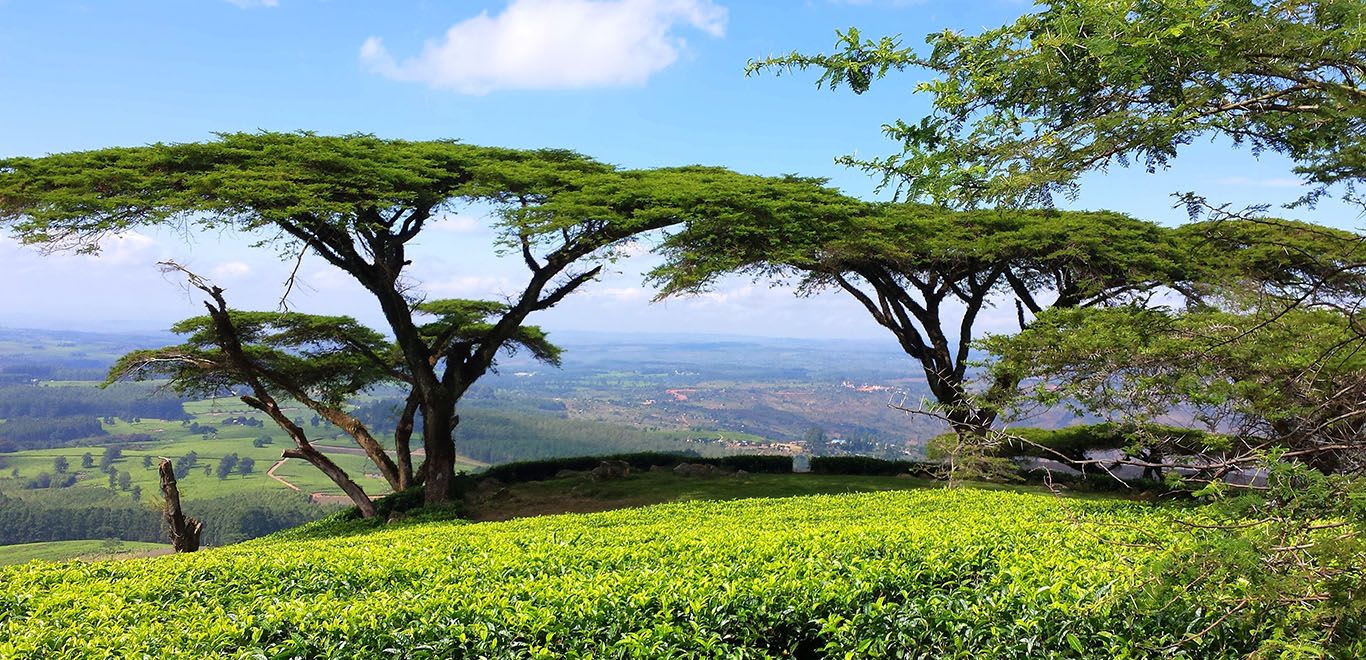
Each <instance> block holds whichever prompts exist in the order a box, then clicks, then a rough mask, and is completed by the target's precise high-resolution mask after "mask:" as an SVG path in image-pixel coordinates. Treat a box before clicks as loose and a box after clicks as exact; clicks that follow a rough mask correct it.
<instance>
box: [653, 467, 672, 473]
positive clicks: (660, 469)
mask: <svg viewBox="0 0 1366 660" xmlns="http://www.w3.org/2000/svg"><path fill="white" fill-rule="evenodd" d="M669 470H670V468H669V466H667V465H651V466H650V471H651V472H668V471H669Z"/></svg>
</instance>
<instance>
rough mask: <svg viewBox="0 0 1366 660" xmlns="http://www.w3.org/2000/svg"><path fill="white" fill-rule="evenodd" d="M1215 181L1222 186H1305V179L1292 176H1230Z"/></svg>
mask: <svg viewBox="0 0 1366 660" xmlns="http://www.w3.org/2000/svg"><path fill="white" fill-rule="evenodd" d="M1215 183H1217V184H1219V185H1221V186H1255V187H1258V188H1299V187H1302V186H1304V182H1303V181H1300V180H1299V179H1295V178H1290V177H1277V178H1271V179H1251V178H1248V177H1245V176H1229V177H1224V178H1222V179H1218V180H1216V181H1215Z"/></svg>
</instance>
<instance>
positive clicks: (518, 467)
mask: <svg viewBox="0 0 1366 660" xmlns="http://www.w3.org/2000/svg"><path fill="white" fill-rule="evenodd" d="M603 461H626V462H627V463H628V464H630V466H631V469H633V470H648V469H650V468H652V467H654V466H656V465H659V466H664V467H672V466H675V465H678V464H680V463H704V464H707V465H715V466H717V467H720V468H726V469H730V470H744V471H746V472H763V473H768V474H787V473H789V472H792V457H791V456H761V455H747V454H742V455H736V456H722V457H720V458H703V457H700V456H689V455H687V454H674V453H661V452H643V453H636V454H613V455H610V456H575V457H571V458H549V459H545V460H540V461H522V462H518V463H505V464H503V465H495V466H493V467H491V468H489V469H488V470H485V471H484V472H483V473H481V476H484V477H492V478H495V479H498V480H500V481H504V482H507V483H521V482H524V481H544V480H546V479H551V478H554V476H555V475H556V474H558V473H559V472H560V471H561V470H580V471H582V470H591V469H593V468H595V467H597V466H598V465H599V464H600V463H602V462H603Z"/></svg>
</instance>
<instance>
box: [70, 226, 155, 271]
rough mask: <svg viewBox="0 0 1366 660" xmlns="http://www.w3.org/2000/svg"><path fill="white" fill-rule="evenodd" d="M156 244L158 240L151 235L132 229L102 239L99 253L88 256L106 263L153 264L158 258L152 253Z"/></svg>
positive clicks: (119, 264)
mask: <svg viewBox="0 0 1366 660" xmlns="http://www.w3.org/2000/svg"><path fill="white" fill-rule="evenodd" d="M156 246H157V241H156V239H154V238H152V237H151V236H147V235H145V234H139V233H137V232H133V231H130V232H126V233H123V234H118V235H116V236H113V237H111V238H106V239H105V240H103V241H101V242H100V252H99V254H98V255H95V256H93V257H87V258H90V259H94V260H96V261H98V262H99V263H101V264H106V265H115V266H124V265H128V264H144V265H147V266H151V265H152V264H153V263H155V262H156V260H157V259H156V257H153V256H151V255H150V253H151V251H152V249H153V248H155V247H156Z"/></svg>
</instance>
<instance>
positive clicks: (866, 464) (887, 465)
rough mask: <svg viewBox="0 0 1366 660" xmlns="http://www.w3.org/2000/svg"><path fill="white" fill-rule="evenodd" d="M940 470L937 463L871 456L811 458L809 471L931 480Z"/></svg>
mask: <svg viewBox="0 0 1366 660" xmlns="http://www.w3.org/2000/svg"><path fill="white" fill-rule="evenodd" d="M941 468H942V466H940V465H939V464H938V463H928V462H923V461H889V460H886V459H881V458H873V457H871V456H813V457H812V458H811V471H812V472H813V473H815V474H861V475H887V476H889V475H896V474H910V475H911V476H915V477H924V478H933V477H934V476H935V475H936V474H937V473H938V472H939V471H940V469H941Z"/></svg>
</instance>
